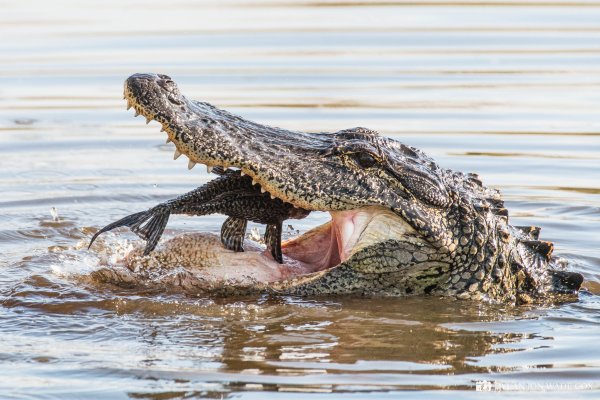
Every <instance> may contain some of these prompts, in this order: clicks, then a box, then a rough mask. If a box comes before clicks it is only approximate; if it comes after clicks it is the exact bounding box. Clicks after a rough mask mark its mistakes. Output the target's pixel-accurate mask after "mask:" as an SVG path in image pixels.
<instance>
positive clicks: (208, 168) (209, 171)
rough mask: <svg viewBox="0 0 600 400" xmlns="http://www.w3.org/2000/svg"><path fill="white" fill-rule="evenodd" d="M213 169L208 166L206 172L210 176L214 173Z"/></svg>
mask: <svg viewBox="0 0 600 400" xmlns="http://www.w3.org/2000/svg"><path fill="white" fill-rule="evenodd" d="M212 170H213V167H209V166H208V165H207V166H206V172H208V173H209V174H210V173H211V172H212Z"/></svg>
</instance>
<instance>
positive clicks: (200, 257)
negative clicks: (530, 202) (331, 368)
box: [125, 207, 414, 287]
mask: <svg viewBox="0 0 600 400" xmlns="http://www.w3.org/2000/svg"><path fill="white" fill-rule="evenodd" d="M331 216H332V219H331V221H329V222H327V223H325V224H323V225H321V226H318V227H316V228H314V229H312V230H310V231H308V232H306V233H305V234H303V235H301V236H299V237H296V238H294V239H291V240H288V241H287V242H284V243H283V244H282V252H283V254H284V263H283V264H279V263H277V262H276V261H275V260H273V258H272V257H271V255H270V253H269V252H268V251H265V250H264V248H263V247H261V246H258V245H257V244H254V243H251V242H250V243H248V242H247V243H246V244H245V251H244V252H237V253H236V252H233V251H230V250H227V249H225V248H224V247H223V245H222V244H221V242H220V240H219V238H218V237H217V236H216V235H213V234H206V233H195V234H184V235H181V236H178V237H175V238H173V239H171V240H169V241H167V242H165V243H164V244H163V245H162V246H159V247H158V248H157V249H156V250H155V251H154V252H153V253H151V254H150V255H149V256H141V253H142V251H143V249H136V250H134V251H132V252H131V253H130V254H129V255H128V256H127V258H126V260H125V263H126V265H127V267H128V268H129V269H130V270H131V271H133V272H141V273H142V274H145V273H150V275H155V276H159V275H165V274H169V273H171V272H172V271H175V270H177V269H181V268H183V269H184V270H185V272H186V273H187V274H191V275H193V276H194V277H195V280H196V281H197V282H199V283H198V285H200V286H202V285H205V286H207V287H208V286H215V285H222V284H226V285H231V286H241V287H243V286H246V287H247V286H252V285H254V284H256V283H269V282H276V281H282V280H285V279H290V278H295V277H298V276H302V275H306V274H310V273H313V272H317V271H322V270H326V269H329V268H334V267H336V266H337V265H339V264H340V263H342V262H344V261H345V260H347V259H348V258H349V257H350V256H351V255H352V254H354V253H355V252H356V251H359V250H361V249H364V248H365V247H368V246H370V245H372V244H375V243H377V242H380V241H384V240H388V239H394V238H395V239H399V238H401V237H403V236H406V235H409V234H414V231H413V230H412V228H411V227H410V226H408V224H406V223H405V222H404V221H403V220H402V219H401V218H399V217H398V216H397V215H396V214H394V213H393V212H391V211H389V210H387V209H385V208H382V207H365V208H361V209H356V210H349V211H338V212H332V213H331Z"/></svg>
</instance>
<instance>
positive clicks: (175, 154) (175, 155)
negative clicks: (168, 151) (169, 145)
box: [173, 149, 181, 160]
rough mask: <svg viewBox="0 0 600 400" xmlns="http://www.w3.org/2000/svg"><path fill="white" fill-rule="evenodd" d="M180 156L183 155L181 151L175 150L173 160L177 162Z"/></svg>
mask: <svg viewBox="0 0 600 400" xmlns="http://www.w3.org/2000/svg"><path fill="white" fill-rule="evenodd" d="M180 155H181V152H180V151H179V150H177V149H175V153H174V154H173V160H177V159H178V158H179V156H180Z"/></svg>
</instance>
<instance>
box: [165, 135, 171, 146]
mask: <svg viewBox="0 0 600 400" xmlns="http://www.w3.org/2000/svg"><path fill="white" fill-rule="evenodd" d="M171 142H172V140H171V138H170V137H168V136H167V140H165V144H169V143H171Z"/></svg>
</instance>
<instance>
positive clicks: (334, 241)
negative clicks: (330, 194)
mask: <svg viewBox="0 0 600 400" xmlns="http://www.w3.org/2000/svg"><path fill="white" fill-rule="evenodd" d="M330 214H331V221H330V222H328V223H326V224H324V225H321V226H319V227H317V228H314V229H312V230H310V231H308V232H307V233H305V234H304V235H302V236H300V237H298V238H294V239H291V240H288V241H287V242H284V243H283V244H282V247H281V250H282V252H283V254H284V255H285V256H287V257H289V258H292V259H294V260H296V261H299V262H301V263H303V264H305V265H306V266H307V267H308V268H310V269H311V272H315V271H321V270H324V269H328V268H331V267H334V266H336V265H338V264H340V263H342V262H344V261H346V260H347V259H348V257H350V255H351V251H352V249H353V248H354V246H355V245H356V243H357V242H358V239H359V238H360V234H361V233H362V232H363V230H364V228H365V227H366V224H365V223H364V222H365V217H367V222H368V219H370V218H368V217H369V216H368V215H366V214H367V213H366V212H365V211H361V210H360V209H359V210H349V211H333V212H331V213H330ZM284 261H286V260H284Z"/></svg>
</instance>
